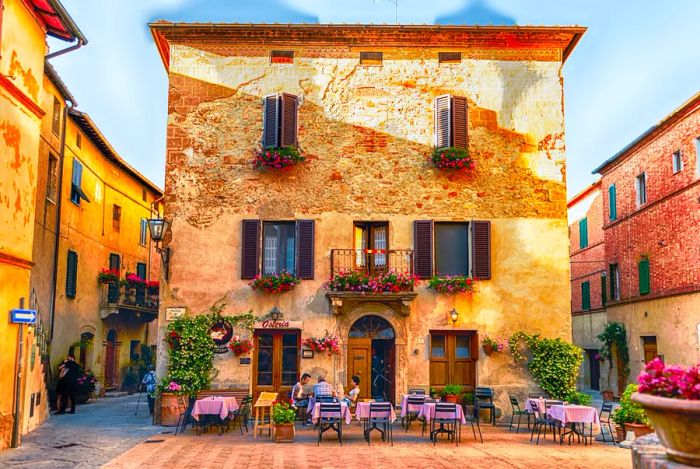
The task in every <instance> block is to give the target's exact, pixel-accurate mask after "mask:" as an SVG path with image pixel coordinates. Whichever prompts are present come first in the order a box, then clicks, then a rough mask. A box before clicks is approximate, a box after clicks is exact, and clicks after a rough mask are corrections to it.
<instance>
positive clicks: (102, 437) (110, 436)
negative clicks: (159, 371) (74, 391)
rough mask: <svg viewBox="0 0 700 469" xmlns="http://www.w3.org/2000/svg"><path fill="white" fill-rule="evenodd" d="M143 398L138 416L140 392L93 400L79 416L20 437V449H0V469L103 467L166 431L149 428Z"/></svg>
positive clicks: (54, 419)
mask: <svg viewBox="0 0 700 469" xmlns="http://www.w3.org/2000/svg"><path fill="white" fill-rule="evenodd" d="M145 399H146V395H145V394H144V395H143V399H142V401H141V405H140V406H139V413H138V415H137V416H134V412H135V410H136V403H137V400H138V395H137V394H134V395H132V396H126V397H116V398H105V399H98V400H96V401H90V403H89V404H84V405H79V406H78V409H77V413H76V414H75V415H69V414H66V415H51V417H50V418H49V419H48V420H47V422H46V423H44V425H42V426H41V427H40V428H38V429H36V430H34V431H33V432H31V433H29V435H25V436H24V437H23V438H22V445H21V446H20V447H19V448H17V449H8V450H5V451H0V467H1V468H5V467H10V468H14V467H16V468H23V469H24V468H52V469H53V468H80V469H82V468H93V467H100V466H101V465H103V464H104V463H106V462H108V461H109V460H111V459H113V458H115V457H117V456H119V455H121V454H122V453H124V452H125V451H127V450H128V449H129V448H131V447H133V446H134V445H136V444H139V443H141V442H143V441H144V440H145V439H146V437H147V436H148V435H152V434H154V433H159V432H161V431H164V430H167V429H164V428H163V427H154V426H152V425H151V417H150V415H148V404H147V403H146V402H145ZM72 445H75V446H72ZM61 446H63V448H60V447H61Z"/></svg>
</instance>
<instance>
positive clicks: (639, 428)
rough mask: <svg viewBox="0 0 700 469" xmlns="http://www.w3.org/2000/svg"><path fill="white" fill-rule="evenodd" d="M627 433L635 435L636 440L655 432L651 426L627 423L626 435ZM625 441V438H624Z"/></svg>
mask: <svg viewBox="0 0 700 469" xmlns="http://www.w3.org/2000/svg"><path fill="white" fill-rule="evenodd" d="M627 432H632V433H634V438H635V439H637V438H639V437H640V436H644V435H648V434H649V433H653V432H654V430H652V429H651V427H650V426H649V425H644V424H639V423H626V424H625V435H627ZM623 440H624V438H623Z"/></svg>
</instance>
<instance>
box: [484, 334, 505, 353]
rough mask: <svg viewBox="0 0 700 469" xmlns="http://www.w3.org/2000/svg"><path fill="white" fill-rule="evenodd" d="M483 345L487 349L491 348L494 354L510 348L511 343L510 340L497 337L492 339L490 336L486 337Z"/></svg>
mask: <svg viewBox="0 0 700 469" xmlns="http://www.w3.org/2000/svg"><path fill="white" fill-rule="evenodd" d="M481 345H484V346H487V347H488V346H490V347H491V348H492V349H493V351H494V352H502V351H504V350H505V349H507V348H508V346H509V343H508V339H504V338H503V337H496V338H495V339H492V338H490V337H489V336H487V335H485V336H484V338H483V339H482V340H481Z"/></svg>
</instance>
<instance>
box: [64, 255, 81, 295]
mask: <svg viewBox="0 0 700 469" xmlns="http://www.w3.org/2000/svg"><path fill="white" fill-rule="evenodd" d="M77 286H78V253H77V252H75V251H68V257H67V260H66V296H67V297H68V298H75V295H76V293H77Z"/></svg>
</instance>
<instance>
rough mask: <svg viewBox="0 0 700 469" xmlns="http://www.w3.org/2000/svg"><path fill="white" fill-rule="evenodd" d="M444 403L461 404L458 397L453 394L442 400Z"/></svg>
mask: <svg viewBox="0 0 700 469" xmlns="http://www.w3.org/2000/svg"><path fill="white" fill-rule="evenodd" d="M442 401H443V402H450V403H452V404H456V403H457V402H459V399H458V398H457V396H453V395H452V394H448V395H446V396H444V397H443V398H442Z"/></svg>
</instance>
